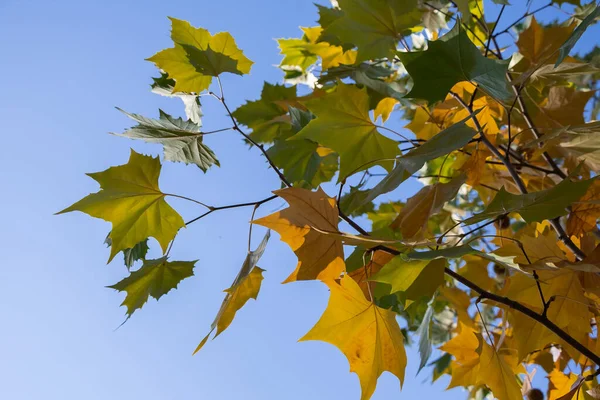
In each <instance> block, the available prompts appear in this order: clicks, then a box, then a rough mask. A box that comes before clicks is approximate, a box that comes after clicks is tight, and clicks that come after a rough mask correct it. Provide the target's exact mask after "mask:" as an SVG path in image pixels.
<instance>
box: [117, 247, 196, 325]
mask: <svg viewBox="0 0 600 400" xmlns="http://www.w3.org/2000/svg"><path fill="white" fill-rule="evenodd" d="M195 264H196V261H167V257H162V258H159V259H157V260H145V261H144V264H143V265H142V267H141V268H140V269H138V270H136V271H133V272H132V273H131V274H130V275H129V276H128V277H127V278H125V279H123V280H121V281H120V282H117V283H115V284H114V285H112V286H109V288H111V289H116V290H118V291H120V292H127V296H126V297H125V300H124V301H123V304H121V305H123V306H126V307H127V316H128V317H131V315H132V314H133V313H134V311H135V310H137V309H140V308H142V306H143V305H144V304H145V303H146V301H148V297H150V296H152V297H153V298H155V299H156V300H158V299H160V298H161V297H162V296H164V295H165V294H167V293H169V291H171V289H176V288H177V285H179V282H181V281H182V280H184V279H185V278H189V277H190V276H192V275H194V265H195Z"/></svg>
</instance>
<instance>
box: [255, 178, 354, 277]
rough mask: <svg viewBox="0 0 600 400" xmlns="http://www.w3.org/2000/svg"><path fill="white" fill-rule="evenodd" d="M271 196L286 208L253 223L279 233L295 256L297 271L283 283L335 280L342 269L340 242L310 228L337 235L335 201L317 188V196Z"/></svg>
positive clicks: (300, 192)
mask: <svg viewBox="0 0 600 400" xmlns="http://www.w3.org/2000/svg"><path fill="white" fill-rule="evenodd" d="M273 193H275V194H276V195H278V196H279V197H281V198H282V199H284V200H285V201H287V203H288V204H289V205H290V206H289V207H288V208H286V209H284V210H282V211H277V212H275V213H273V214H271V215H268V216H266V217H263V218H260V219H257V220H255V221H253V223H254V224H257V225H262V226H265V227H267V228H269V229H272V230H274V231H276V232H277V233H279V235H280V236H281V240H282V241H284V242H286V243H287V244H288V245H289V246H290V247H291V248H292V250H293V251H294V253H296V256H297V257H298V265H297V266H296V270H295V271H294V272H292V274H291V275H290V276H289V277H288V278H287V279H286V280H285V282H286V283H287V282H293V281H296V280H310V279H320V280H322V281H326V280H330V279H335V278H338V277H339V276H340V274H341V273H342V271H344V269H345V265H344V251H343V248H342V242H341V241H340V240H339V239H338V238H337V237H335V236H328V235H325V234H323V233H321V232H318V231H316V230H315V229H313V228H317V229H319V230H322V231H326V232H337V231H338V218H339V214H338V209H337V206H336V202H335V199H332V198H330V197H327V195H326V194H325V192H324V191H323V190H322V189H321V188H319V189H318V190H317V191H316V192H311V191H310V190H306V189H300V188H287V189H281V190H276V191H274V192H273Z"/></svg>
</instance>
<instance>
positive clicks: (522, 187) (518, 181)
mask: <svg viewBox="0 0 600 400" xmlns="http://www.w3.org/2000/svg"><path fill="white" fill-rule="evenodd" d="M450 94H451V95H452V96H453V97H454V98H455V99H456V101H458V102H459V103H460V104H461V105H462V106H463V107H464V108H465V110H467V111H468V112H469V114H470V115H471V119H472V120H473V122H474V123H475V127H476V129H477V130H478V131H479V134H480V135H481V141H482V142H483V143H484V144H485V145H486V147H487V148H488V149H489V150H490V151H491V152H492V154H493V155H494V156H496V157H497V158H498V159H499V160H500V161H502V163H503V164H504V166H505V167H506V169H507V170H508V173H509V174H510V176H511V177H512V178H513V181H514V182H515V184H516V185H517V187H518V188H519V191H520V192H521V193H522V194H527V193H528V191H527V188H526V187H525V184H524V183H523V180H522V179H521V177H520V176H519V173H518V172H517V170H516V169H515V167H514V165H512V164H511V162H510V160H509V159H508V157H503V156H502V154H501V153H500V151H498V149H497V148H496V146H494V145H493V144H492V143H491V142H490V141H489V139H488V138H487V136H486V135H485V133H484V132H483V129H482V127H481V124H480V123H479V120H478V119H477V116H475V114H474V113H473V109H472V108H471V107H469V105H468V104H467V103H465V102H464V100H463V99H462V98H461V97H460V96H459V95H457V94H456V93H454V92H450ZM548 221H549V222H550V225H552V227H553V228H554V230H555V231H556V233H557V234H558V238H559V239H560V240H561V241H562V242H563V243H564V244H565V246H567V248H568V249H569V250H571V251H572V252H573V254H574V255H575V256H576V257H577V258H578V259H579V260H583V259H584V258H585V253H584V252H583V251H581V249H580V248H579V247H577V245H576V244H575V243H573V241H572V240H571V238H570V237H569V235H567V233H566V232H565V230H564V228H563V227H562V225H561V224H560V219H559V218H558V217H557V218H553V219H550V220H548Z"/></svg>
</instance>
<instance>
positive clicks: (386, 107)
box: [373, 97, 399, 122]
mask: <svg viewBox="0 0 600 400" xmlns="http://www.w3.org/2000/svg"><path fill="white" fill-rule="evenodd" d="M398 103H399V101H398V100H396V99H394V98H393V97H385V98H383V99H381V100H380V101H379V103H377V107H375V110H374V111H373V120H375V121H377V118H379V117H381V122H385V121H387V120H388V118H389V117H390V114H392V111H394V107H395V106H396V104H398Z"/></svg>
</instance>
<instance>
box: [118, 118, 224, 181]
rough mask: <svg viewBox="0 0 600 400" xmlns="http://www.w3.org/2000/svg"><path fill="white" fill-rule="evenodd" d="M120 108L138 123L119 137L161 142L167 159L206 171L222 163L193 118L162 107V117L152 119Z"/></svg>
mask: <svg viewBox="0 0 600 400" xmlns="http://www.w3.org/2000/svg"><path fill="white" fill-rule="evenodd" d="M117 109H118V110H119V111H121V112H123V113H124V114H125V115H127V116H128V117H129V118H131V119H133V120H134V121H136V122H137V123H138V125H136V126H134V127H133V128H130V129H128V130H126V131H125V132H124V133H123V134H121V135H117V136H123V137H127V138H130V139H142V140H144V141H146V142H150V143H160V144H162V145H163V146H164V151H165V160H168V161H180V162H184V163H186V164H196V165H197V166H198V168H200V169H201V170H202V171H204V172H206V170H208V168H210V166H211V165H213V164H216V165H219V161H218V160H217V157H216V156H215V153H213V151H212V150H211V149H210V148H209V147H208V146H206V145H205V144H204V143H202V139H203V136H204V134H203V133H202V132H201V131H200V126H199V125H197V124H196V123H194V122H193V121H191V120H187V121H184V120H183V119H182V118H173V117H172V116H170V115H169V114H167V113H165V112H164V111H163V110H159V112H160V118H159V119H150V118H146V117H143V116H141V115H138V114H130V113H128V112H126V111H123V110H121V109H120V108H117Z"/></svg>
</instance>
